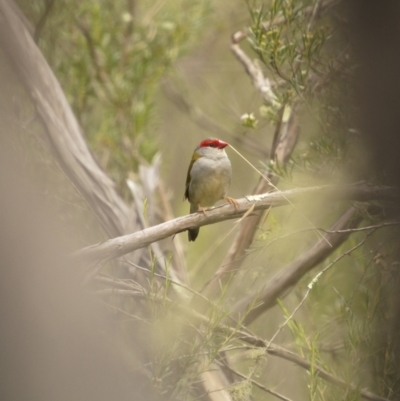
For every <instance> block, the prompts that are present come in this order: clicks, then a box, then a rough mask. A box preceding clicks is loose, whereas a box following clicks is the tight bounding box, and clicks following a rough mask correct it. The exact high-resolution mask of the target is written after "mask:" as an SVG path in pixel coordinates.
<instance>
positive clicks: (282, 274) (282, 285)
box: [233, 207, 362, 324]
mask: <svg viewBox="0 0 400 401" xmlns="http://www.w3.org/2000/svg"><path fill="white" fill-rule="evenodd" d="M361 221H362V217H361V216H360V215H359V213H358V210H357V209H356V208H355V207H351V208H350V209H348V210H347V211H346V212H345V213H344V214H343V215H342V216H341V217H340V218H339V220H338V221H337V222H336V223H335V224H334V225H333V226H332V227H331V228H330V230H329V231H337V230H343V229H348V228H354V227H357V226H358V224H359V223H360V222H361ZM350 233H351V231H345V232H335V233H330V234H327V235H326V236H325V238H324V239H321V240H320V241H319V242H317V243H316V244H315V245H313V246H312V247H311V248H309V249H307V250H306V251H304V252H303V253H302V254H301V255H300V256H299V257H298V258H297V259H296V260H294V261H293V262H291V263H289V264H288V265H287V266H286V267H285V268H283V269H282V270H280V271H279V272H278V273H277V274H276V275H275V276H274V277H272V278H271V279H270V280H269V282H268V283H267V284H266V285H265V286H264V288H263V289H262V291H261V292H260V293H258V294H256V295H255V294H251V295H248V296H246V297H244V298H243V299H241V300H240V301H239V302H238V303H237V304H236V305H235V306H234V307H233V312H234V314H240V315H244V314H245V313H246V311H247V309H248V306H249V305H252V304H254V303H255V302H257V306H255V307H254V308H253V309H252V310H250V311H249V312H248V313H247V314H246V317H245V318H244V321H245V323H246V324H249V323H251V322H252V321H253V320H255V319H256V318H257V317H258V316H260V315H261V314H262V313H263V312H265V311H267V310H268V309H270V308H271V307H272V306H274V305H275V303H276V299H277V298H278V297H279V296H281V295H282V294H284V293H285V292H286V291H287V290H289V289H290V288H291V287H293V286H294V285H295V284H296V283H297V282H298V281H299V280H300V279H301V278H302V277H303V276H304V275H305V274H306V273H307V272H308V271H310V270H311V269H312V268H314V267H315V266H316V265H318V263H320V262H322V261H323V260H324V259H325V258H327V257H328V256H329V255H330V254H331V253H332V252H333V251H335V250H336V249H337V248H338V247H339V246H340V245H341V244H342V243H343V242H344V241H346V239H347V238H348V237H349V235H350Z"/></svg>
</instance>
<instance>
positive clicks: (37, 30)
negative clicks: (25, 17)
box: [33, 0, 55, 43]
mask: <svg viewBox="0 0 400 401" xmlns="http://www.w3.org/2000/svg"><path fill="white" fill-rule="evenodd" d="M45 3H46V4H45V9H44V12H43V14H42V15H41V17H40V19H39V22H38V23H37V24H36V27H35V33H34V35H33V37H34V39H35V42H36V43H38V42H39V38H40V35H41V33H42V31H43V28H44V25H45V24H46V21H47V18H48V17H49V15H50V11H51V9H52V8H53V5H54V3H55V0H47V1H46V2H45Z"/></svg>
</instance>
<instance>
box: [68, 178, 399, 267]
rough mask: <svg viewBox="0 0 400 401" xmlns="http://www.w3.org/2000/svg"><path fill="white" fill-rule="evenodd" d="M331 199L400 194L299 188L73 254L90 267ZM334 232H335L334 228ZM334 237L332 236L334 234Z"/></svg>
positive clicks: (396, 196)
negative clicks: (250, 214) (243, 219)
mask: <svg viewBox="0 0 400 401" xmlns="http://www.w3.org/2000/svg"><path fill="white" fill-rule="evenodd" d="M310 196H313V197H321V196H325V197H329V198H330V200H331V201H334V200H343V199H352V200H358V201H368V200H372V199H374V200H378V199H381V200H382V199H384V200H397V201H398V200H399V194H398V191H397V190H396V189H395V188H391V187H376V186H371V185H367V184H364V183H361V184H356V185H326V186H320V187H310V188H298V189H293V190H289V191H284V192H269V193H265V194H262V195H257V196H254V195H252V196H247V197H245V198H241V199H238V200H237V201H238V208H237V209H235V208H234V207H233V206H231V205H228V204H225V205H222V206H218V207H215V208H212V209H210V210H209V211H207V215H205V214H204V213H193V214H190V215H187V216H183V217H178V218H176V219H173V220H170V221H167V222H165V223H161V224H158V225H156V226H153V227H149V228H146V229H145V230H141V231H137V232H135V233H133V234H129V235H125V236H122V237H117V238H113V239H109V240H108V241H106V242H103V243H100V244H97V245H93V246H90V247H87V248H84V249H81V250H80V251H78V252H76V253H75V254H74V256H75V257H77V258H78V259H83V260H85V261H86V262H87V263H89V264H91V265H98V264H101V263H105V262H107V261H109V260H111V259H114V258H116V257H120V256H122V255H125V254H127V253H130V252H133V251H135V250H137V249H140V248H144V247H146V246H148V245H149V244H151V243H153V242H155V241H159V240H161V239H164V238H167V237H170V236H172V235H174V234H177V233H179V232H182V231H185V230H187V229H189V228H192V227H201V226H205V225H209V224H214V223H218V222H220V221H225V220H229V219H234V218H238V217H240V216H243V215H244V214H245V213H246V212H247V211H248V210H249V209H250V208H252V207H253V208H254V210H255V211H257V210H265V209H267V208H270V207H274V206H282V205H287V204H289V203H294V202H302V201H309V197H310ZM333 229H334V228H333ZM332 235H333V234H332ZM324 242H325V241H324Z"/></svg>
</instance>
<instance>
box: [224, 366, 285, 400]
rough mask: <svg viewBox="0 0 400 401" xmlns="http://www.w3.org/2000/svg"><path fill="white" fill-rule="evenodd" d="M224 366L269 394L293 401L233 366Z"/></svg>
mask: <svg viewBox="0 0 400 401" xmlns="http://www.w3.org/2000/svg"><path fill="white" fill-rule="evenodd" d="M223 366H224V368H226V369H228V370H229V371H230V372H232V373H233V374H235V375H236V376H239V377H241V378H242V379H244V380H246V381H249V382H250V383H251V384H253V385H254V386H256V387H258V388H259V389H261V390H263V391H265V392H266V393H269V394H271V395H273V396H275V397H276V398H279V399H280V400H283V401H292V400H291V399H290V398H287V397H285V396H284V395H282V394H279V393H278V392H276V391H274V390H271V389H269V388H267V387H265V386H263V385H262V384H261V383H259V382H257V381H256V380H253V379H252V378H250V377H248V376H246V375H244V374H243V373H240V372H238V371H237V370H235V369H233V368H231V367H230V366H229V365H228V364H226V363H224V364H223Z"/></svg>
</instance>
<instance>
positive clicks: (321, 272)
mask: <svg viewBox="0 0 400 401" xmlns="http://www.w3.org/2000/svg"><path fill="white" fill-rule="evenodd" d="M381 228H382V227H381ZM376 230H377V228H375V229H374V230H372V231H370V232H369V233H367V235H366V236H365V237H364V239H363V240H362V241H360V242H359V243H358V244H356V245H355V246H353V247H352V248H350V249H348V250H347V251H345V252H343V253H342V254H341V255H339V256H338V257H337V258H336V259H335V260H334V261H333V262H331V263H329V264H328V265H327V266H326V267H324V268H323V269H322V270H321V271H320V272H319V273H318V274H316V275H315V276H314V278H313V279H312V280H311V282H310V283H309V284H308V285H307V291H306V293H305V294H304V297H303V298H302V300H301V301H300V303H299V304H298V305H297V306H296V308H295V309H294V311H293V312H292V313H291V314H290V316H288V318H287V319H286V320H285V321H284V322H283V323H282V324H281V325H280V326H279V329H278V330H277V331H276V332H275V334H274V335H273V336H272V337H271V339H270V341H269V343H268V344H270V343H272V341H274V339H275V338H276V336H277V335H278V334H279V333H280V332H281V330H282V329H283V328H284V327H285V326H286V325H287V324H288V323H289V322H290V321H291V320H292V319H293V317H294V315H295V314H296V312H297V311H298V310H299V309H300V308H301V306H302V305H303V304H304V302H305V300H306V299H307V297H308V295H309V294H310V292H311V290H312V288H313V286H314V284H315V283H316V282H317V281H318V280H319V278H320V277H321V276H322V275H323V274H324V273H325V272H326V271H327V270H329V269H330V268H331V267H332V266H333V265H335V264H336V263H337V262H339V260H341V259H343V258H344V257H345V256H348V255H350V254H351V253H352V252H354V251H355V250H356V249H358V248H360V247H361V246H362V245H364V243H365V241H366V240H367V238H368V237H369V236H370V235H372V234H373V233H374V232H375V231H376Z"/></svg>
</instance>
